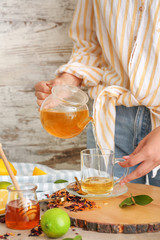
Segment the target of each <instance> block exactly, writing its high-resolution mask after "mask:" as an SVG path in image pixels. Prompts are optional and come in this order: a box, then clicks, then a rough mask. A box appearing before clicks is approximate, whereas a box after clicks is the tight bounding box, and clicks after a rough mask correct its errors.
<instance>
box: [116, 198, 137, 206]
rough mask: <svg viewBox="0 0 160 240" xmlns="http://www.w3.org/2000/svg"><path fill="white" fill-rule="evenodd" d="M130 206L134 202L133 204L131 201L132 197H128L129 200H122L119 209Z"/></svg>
mask: <svg viewBox="0 0 160 240" xmlns="http://www.w3.org/2000/svg"><path fill="white" fill-rule="evenodd" d="M131 205H134V202H133V200H132V197H129V198H126V199H124V200H123V201H122V202H121V203H120V204H119V207H120V208H123V207H126V206H131Z"/></svg>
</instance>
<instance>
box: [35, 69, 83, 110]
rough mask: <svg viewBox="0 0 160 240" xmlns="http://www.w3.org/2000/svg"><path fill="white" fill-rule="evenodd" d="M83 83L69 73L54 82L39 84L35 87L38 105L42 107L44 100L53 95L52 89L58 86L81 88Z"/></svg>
mask: <svg viewBox="0 0 160 240" xmlns="http://www.w3.org/2000/svg"><path fill="white" fill-rule="evenodd" d="M81 82H82V79H80V78H78V77H76V76H74V75H72V74H69V73H63V74H61V75H60V76H59V77H57V78H55V79H53V80H49V81H41V82H38V83H37V84H36V85H35V95H36V97H37V104H38V105H39V106H41V104H42V102H43V101H44V99H45V98H46V97H48V96H49V95H50V94H51V89H52V87H53V86H56V85H73V86H79V85H80V84H81Z"/></svg>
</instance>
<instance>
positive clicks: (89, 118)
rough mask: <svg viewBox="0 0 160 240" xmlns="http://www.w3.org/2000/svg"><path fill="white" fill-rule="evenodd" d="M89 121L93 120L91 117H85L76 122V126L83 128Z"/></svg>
mask: <svg viewBox="0 0 160 240" xmlns="http://www.w3.org/2000/svg"><path fill="white" fill-rule="evenodd" d="M89 122H93V118H92V117H87V118H86V119H85V120H84V121H83V122H81V123H79V124H78V127H79V128H80V129H82V130H83V129H84V128H85V127H86V126H87V124H88V123H89Z"/></svg>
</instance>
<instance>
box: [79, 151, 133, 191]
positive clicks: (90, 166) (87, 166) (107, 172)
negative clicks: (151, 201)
mask: <svg viewBox="0 0 160 240" xmlns="http://www.w3.org/2000/svg"><path fill="white" fill-rule="evenodd" d="M120 161H124V159H121V158H114V152H113V151H112V150H109V149H102V152H101V151H100V150H99V149H98V148H97V149H96V148H95V149H94V148H93V149H85V150H83V151H81V187H82V190H83V191H84V192H86V193H87V194H94V195H102V194H110V193H111V192H112V191H113V188H114V186H115V185H116V184H117V183H119V182H120V180H121V179H122V178H123V177H125V176H126V175H127V174H128V168H125V169H123V170H124V171H123V172H124V174H123V176H122V177H121V178H118V179H116V180H115V177H114V166H115V164H116V163H118V162H120ZM119 167H120V166H119Z"/></svg>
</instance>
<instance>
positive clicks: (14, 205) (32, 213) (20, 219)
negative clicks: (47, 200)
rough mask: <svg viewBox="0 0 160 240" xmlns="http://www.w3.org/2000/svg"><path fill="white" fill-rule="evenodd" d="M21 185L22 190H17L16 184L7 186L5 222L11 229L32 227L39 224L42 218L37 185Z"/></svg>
mask: <svg viewBox="0 0 160 240" xmlns="http://www.w3.org/2000/svg"><path fill="white" fill-rule="evenodd" d="M19 186H20V189H21V190H16V189H15V187H14V185H10V186H8V187H7V189H8V202H7V205H6V211H5V213H6V214H5V223H6V226H7V227H8V228H11V229H17V230H24V229H31V228H33V227H35V226H37V225H38V224H39V220H40V206H39V203H38V200H37V196H36V189H37V186H36V185H35V184H29V183H27V184H19ZM22 196H23V198H22Z"/></svg>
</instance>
